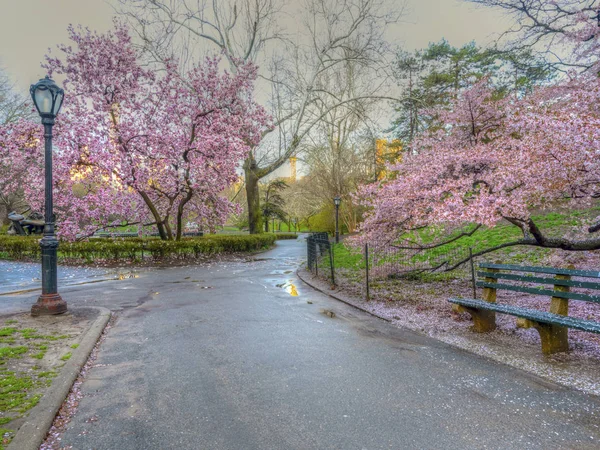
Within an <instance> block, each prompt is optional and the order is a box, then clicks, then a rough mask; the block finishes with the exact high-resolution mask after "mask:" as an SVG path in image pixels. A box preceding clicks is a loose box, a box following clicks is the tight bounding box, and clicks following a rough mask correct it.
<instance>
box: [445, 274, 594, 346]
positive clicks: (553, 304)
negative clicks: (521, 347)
mask: <svg viewBox="0 0 600 450" xmlns="http://www.w3.org/2000/svg"><path fill="white" fill-rule="evenodd" d="M514 272H525V273H528V274H531V275H520V274H518V273H514ZM540 274H542V275H554V277H544V276H540ZM477 276H478V277H481V278H482V279H479V280H478V281H477V283H476V284H477V286H478V287H481V288H483V299H482V300H478V299H467V298H451V299H449V300H448V301H449V302H450V303H453V305H452V309H453V310H454V311H456V312H467V313H469V314H470V315H471V317H472V318H473V327H472V330H473V331H476V332H479V333H485V332H488V331H492V330H494V329H496V313H500V314H509V315H511V316H516V317H517V326H518V327H520V328H531V327H533V328H535V329H536V330H537V331H538V332H539V333H540V339H541V341H542V352H544V353H545V354H550V353H557V352H564V351H567V350H568V349H569V341H568V329H569V328H573V329H576V330H582V331H589V332H591V333H600V322H595V321H592V320H584V319H577V318H574V317H569V300H583V301H586V302H594V303H600V296H596V295H590V294H584V293H579V292H571V290H570V289H571V288H583V289H588V290H593V291H600V283H597V282H593V281H587V280H586V281H576V280H572V279H571V277H578V278H595V279H599V278H600V272H597V271H592V270H575V269H554V268H552V267H527V266H517V265H512V264H489V263H482V264H480V265H479V271H478V272H477ZM499 280H500V281H499ZM510 282H519V283H527V284H528V286H524V285H521V284H512V283H510ZM531 284H533V285H534V286H531ZM550 285H551V286H553V288H549V286H550ZM498 290H507V291H515V292H525V293H527V294H534V295H543V296H548V297H550V308H549V312H545V311H538V310H535V309H528V308H520V307H518V306H510V305H501V304H498V303H496V293H497V291H498Z"/></svg>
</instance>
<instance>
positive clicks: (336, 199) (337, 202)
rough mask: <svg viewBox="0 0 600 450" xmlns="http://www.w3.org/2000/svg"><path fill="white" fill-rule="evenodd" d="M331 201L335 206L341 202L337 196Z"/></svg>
mask: <svg viewBox="0 0 600 450" xmlns="http://www.w3.org/2000/svg"><path fill="white" fill-rule="evenodd" d="M333 203H334V204H335V206H337V207H339V206H340V203H342V199H341V198H339V197H336V198H334V199H333Z"/></svg>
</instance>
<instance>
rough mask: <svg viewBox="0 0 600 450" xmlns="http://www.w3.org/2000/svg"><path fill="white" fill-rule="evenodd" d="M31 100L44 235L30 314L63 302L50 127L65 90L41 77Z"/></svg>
mask: <svg viewBox="0 0 600 450" xmlns="http://www.w3.org/2000/svg"><path fill="white" fill-rule="evenodd" d="M29 93H30V94H31V99H32V100H33V103H34V105H35V108H36V109H37V111H38V113H39V114H40V116H41V118H42V124H43V125H44V160H45V162H44V168H45V175H44V178H45V179H44V237H43V238H42V240H41V241H40V247H41V249H42V295H40V297H39V298H38V301H37V303H35V304H34V305H33V306H32V307H31V315H32V316H40V315H50V314H62V313H64V312H65V311H67V303H66V302H65V301H64V300H63V299H62V298H61V296H60V294H59V293H58V287H57V285H58V274H57V256H56V255H57V250H58V239H56V235H55V234H54V212H53V201H52V186H53V183H52V127H53V126H54V119H55V118H56V116H57V114H58V113H59V111H60V107H61V106H62V103H63V98H64V95H65V92H64V91H63V90H62V89H61V88H59V87H58V86H57V85H56V83H55V82H54V81H52V80H51V79H50V77H48V76H46V78H43V79H41V80H40V81H38V82H37V83H36V84H32V85H31V87H30V88H29Z"/></svg>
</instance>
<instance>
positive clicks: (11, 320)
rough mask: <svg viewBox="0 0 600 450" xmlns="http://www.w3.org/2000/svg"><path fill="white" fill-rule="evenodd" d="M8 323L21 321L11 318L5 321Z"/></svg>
mask: <svg viewBox="0 0 600 450" xmlns="http://www.w3.org/2000/svg"><path fill="white" fill-rule="evenodd" d="M4 323H5V324H6V325H12V324H13V323H19V321H18V320H15V319H9V320H7V321H6V322H4Z"/></svg>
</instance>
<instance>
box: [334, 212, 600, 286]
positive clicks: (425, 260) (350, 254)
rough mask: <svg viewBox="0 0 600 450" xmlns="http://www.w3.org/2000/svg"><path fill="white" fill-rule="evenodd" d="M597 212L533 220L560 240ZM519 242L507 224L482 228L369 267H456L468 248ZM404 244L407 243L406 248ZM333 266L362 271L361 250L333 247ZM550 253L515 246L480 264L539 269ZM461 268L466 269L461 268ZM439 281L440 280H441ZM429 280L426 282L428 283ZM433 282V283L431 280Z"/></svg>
mask: <svg viewBox="0 0 600 450" xmlns="http://www.w3.org/2000/svg"><path fill="white" fill-rule="evenodd" d="M599 210H600V208H592V209H589V210H581V211H569V212H566V213H562V212H549V213H546V214H537V215H534V216H533V220H534V221H535V222H536V224H537V225H538V226H539V227H540V229H542V231H543V232H544V233H545V234H546V235H547V236H551V237H554V236H561V235H564V233H566V232H568V231H570V230H572V229H573V227H577V226H583V225H586V224H587V223H589V222H590V219H591V218H593V217H595V216H597V215H598V211H599ZM472 229H473V225H470V226H466V227H465V228H463V229H462V230H455V231H454V232H452V233H448V232H447V231H446V230H445V229H444V227H441V226H438V227H428V228H426V229H423V230H420V231H418V232H413V233H407V234H405V235H404V236H402V239H405V240H406V241H405V242H404V245H408V246H411V245H412V244H410V242H418V243H420V244H421V245H428V244H435V243H439V242H443V241H448V240H450V239H451V238H453V237H455V236H458V235H459V234H460V233H461V232H463V231H470V230H472ZM520 238H522V232H521V230H520V229H518V228H517V227H515V226H513V225H511V224H508V223H504V222H503V223H499V224H498V225H497V226H495V227H494V228H486V227H481V228H480V229H479V230H477V231H476V232H475V233H473V235H472V236H463V237H461V238H460V239H458V240H456V241H453V242H450V243H448V244H446V245H443V246H440V247H436V248H432V249H427V250H424V251H421V252H419V253H416V254H414V253H409V252H408V251H399V252H393V251H391V252H387V253H386V254H385V255H377V258H376V259H375V260H373V261H371V266H377V265H381V264H386V263H392V264H394V266H395V267H397V268H398V271H399V272H403V271H408V270H410V269H411V268H416V267H431V266H436V265H437V264H439V263H440V262H442V261H449V263H450V264H451V265H453V264H454V263H457V262H459V261H461V260H463V259H465V258H468V256H469V248H471V249H472V252H473V253H474V254H477V253H478V252H480V251H483V250H485V249H488V248H491V247H496V246H499V245H501V244H504V243H507V242H511V241H514V240H517V239H520ZM407 242H409V243H408V244H407ZM333 250H334V261H335V262H334V264H335V266H336V267H337V268H344V269H351V270H354V271H358V270H364V268H365V262H364V257H363V254H362V253H363V249H356V248H348V247H346V246H345V245H342V244H339V245H335V246H334V249H333ZM551 252H552V250H551V249H544V248H536V247H528V246H514V247H507V248H504V249H501V250H498V251H496V252H492V253H488V254H486V255H484V256H482V257H480V259H479V260H487V261H501V262H503V263H506V264H510V263H512V264H530V265H536V264H537V265H539V264H541V263H542V262H543V260H544V259H545V258H547V257H548V256H549V255H550V254H551ZM462 267H463V268H464V267H465V266H462ZM419 277H420V279H422V280H423V281H427V280H426V279H424V278H423V277H425V278H427V277H429V278H431V277H433V278H434V279H435V280H438V279H439V280H445V279H446V278H444V277H443V276H442V274H428V275H425V274H424V275H419ZM440 277H442V278H441V279H440ZM429 278H428V279H429ZM432 281H433V279H432Z"/></svg>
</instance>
